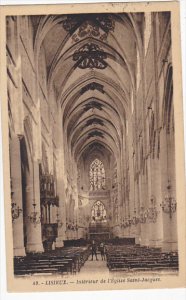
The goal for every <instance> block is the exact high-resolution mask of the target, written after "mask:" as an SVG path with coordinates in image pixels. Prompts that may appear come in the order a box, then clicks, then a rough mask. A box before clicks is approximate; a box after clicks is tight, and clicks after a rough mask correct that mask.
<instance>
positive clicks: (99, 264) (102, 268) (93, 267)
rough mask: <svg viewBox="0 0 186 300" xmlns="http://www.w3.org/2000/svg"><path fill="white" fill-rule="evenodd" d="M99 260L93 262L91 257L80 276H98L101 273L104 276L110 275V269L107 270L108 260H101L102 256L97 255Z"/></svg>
mask: <svg viewBox="0 0 186 300" xmlns="http://www.w3.org/2000/svg"><path fill="white" fill-rule="evenodd" d="M97 257H98V260H95V257H94V260H93V261H92V256H91V255H90V256H89V258H88V260H87V261H86V262H85V264H84V266H83V267H82V268H81V271H80V274H81V275H86V274H94V275H95V274H96V273H101V274H102V275H109V269H108V268H107V262H106V260H101V255H100V254H98V255H97Z"/></svg>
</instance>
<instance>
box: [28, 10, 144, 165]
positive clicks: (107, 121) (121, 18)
mask: <svg viewBox="0 0 186 300" xmlns="http://www.w3.org/2000/svg"><path fill="white" fill-rule="evenodd" d="M33 22H35V23H34V28H35V32H34V35H35V44H34V50H35V54H36V56H37V57H38V61H39V55H40V48H41V45H44V48H45V56H46V64H47V80H48V93H49V95H50V92H51V88H52V87H54V89H55V91H56V95H57V101H58V103H60V105H61V109H62V115H63V120H62V126H63V130H64V133H65V135H66V140H67V145H68V149H69V151H70V152H71V154H72V155H73V156H74V158H75V159H76V160H78V159H79V158H80V157H81V155H82V156H84V157H85V156H86V155H87V154H86V153H92V151H100V153H102V154H104V152H105V154H106V153H114V154H115V156H119V155H120V152H121V149H122V145H123V143H124V138H125V133H126V121H127V120H129V121H130V118H131V109H132V103H131V99H132V97H133V96H134V95H135V92H136V73H137V70H136V66H137V51H138V52H139V55H140V43H142V38H141V36H140V27H141V26H143V14H135V15H131V14H85V15H65V16H63V15H59V16H47V17H44V16H39V17H38V18H37V19H34V21H33Z"/></svg>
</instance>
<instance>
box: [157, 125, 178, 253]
mask: <svg viewBox="0 0 186 300" xmlns="http://www.w3.org/2000/svg"><path fill="white" fill-rule="evenodd" d="M161 162H162V201H165V197H166V196H167V197H168V196H170V197H172V198H175V156H174V140H173V139H172V140H171V137H170V134H168V133H167V132H166V128H164V130H163V132H162V136H161ZM169 186H170V188H168V187H169ZM164 204H165V203H164ZM165 205H166V204H165ZM168 205H169V203H167V205H166V208H165V207H164V209H163V212H162V214H163V245H162V248H163V251H167V252H169V251H175V250H177V217H176V212H175V213H171V212H169V208H168Z"/></svg>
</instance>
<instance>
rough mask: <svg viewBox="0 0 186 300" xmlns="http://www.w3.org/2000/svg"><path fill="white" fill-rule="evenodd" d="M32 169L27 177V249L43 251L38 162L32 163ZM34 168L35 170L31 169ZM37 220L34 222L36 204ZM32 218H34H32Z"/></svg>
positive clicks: (35, 251) (34, 251)
mask: <svg viewBox="0 0 186 300" xmlns="http://www.w3.org/2000/svg"><path fill="white" fill-rule="evenodd" d="M29 167H30V170H29V172H28V173H27V178H26V210H27V218H26V220H27V226H26V227H27V228H26V229H27V245H26V251H27V252H32V253H37V252H43V244H42V237H41V219H40V217H41V211H40V186H39V166H38V163H37V162H34V163H33V164H30V166H29ZM31 168H33V170H32V169H31ZM34 203H35V212H36V213H37V215H36V222H33V216H34V206H33V204H34ZM31 218H32V219H31Z"/></svg>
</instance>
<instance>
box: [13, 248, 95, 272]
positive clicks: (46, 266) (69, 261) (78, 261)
mask: <svg viewBox="0 0 186 300" xmlns="http://www.w3.org/2000/svg"><path fill="white" fill-rule="evenodd" d="M89 253H90V252H89V249H88V248H87V247H71V248H62V249H58V250H53V251H51V252H47V253H35V254H27V256H25V257H15V258H14V274H15V275H32V274H53V273H59V274H76V273H77V272H79V271H80V269H81V267H82V266H83V265H84V263H85V261H86V260H87V259H88V256H89Z"/></svg>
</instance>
